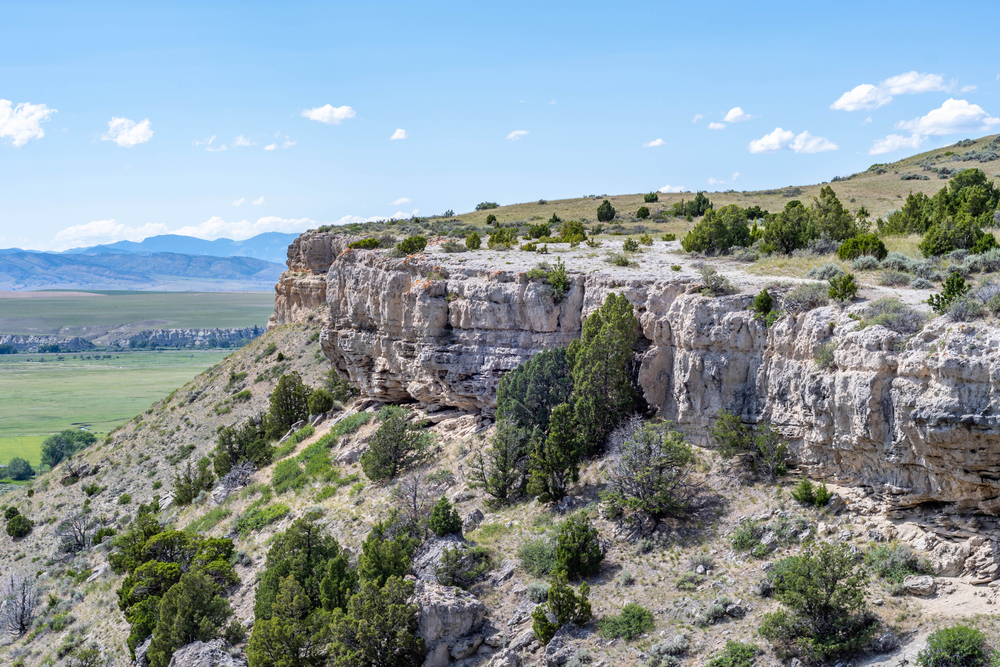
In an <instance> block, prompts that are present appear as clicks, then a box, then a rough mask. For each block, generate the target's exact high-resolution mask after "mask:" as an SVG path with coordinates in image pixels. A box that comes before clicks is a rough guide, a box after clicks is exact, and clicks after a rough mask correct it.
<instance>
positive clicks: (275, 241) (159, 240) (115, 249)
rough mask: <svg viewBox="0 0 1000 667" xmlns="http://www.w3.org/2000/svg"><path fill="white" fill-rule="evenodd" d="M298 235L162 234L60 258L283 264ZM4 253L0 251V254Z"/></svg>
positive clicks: (103, 246)
mask: <svg viewBox="0 0 1000 667" xmlns="http://www.w3.org/2000/svg"><path fill="white" fill-rule="evenodd" d="M298 236H299V235H298V234H283V233H281V232H267V233H265V234H258V235H257V236H254V237H251V238H249V239H246V240H244V241H233V240H232V239H216V240H214V241H206V240H205V239H199V238H195V237H193V236H180V235H178V234H163V235H161V236H150V237H149V238H147V239H144V240H142V241H139V242H135V241H118V242H117V243H108V244H105V245H97V246H91V247H88V248H73V249H72V250H66V251H64V252H63V253H62V254H66V255H97V254H102V253H130V254H142V255H149V254H153V253H163V252H169V253H179V254H182V255H211V256H213V257H253V258H256V259H263V260H265V261H268V262H276V263H278V264H284V263H285V259H286V257H287V255H286V252H287V250H288V246H289V244H290V243H291V242H292V241H294V240H295V239H296V238H297V237H298ZM7 252H8V251H4V250H0V253H7Z"/></svg>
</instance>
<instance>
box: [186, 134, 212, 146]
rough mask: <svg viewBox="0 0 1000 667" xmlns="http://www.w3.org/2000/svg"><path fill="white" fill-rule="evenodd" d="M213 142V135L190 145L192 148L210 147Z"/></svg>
mask: <svg viewBox="0 0 1000 667" xmlns="http://www.w3.org/2000/svg"><path fill="white" fill-rule="evenodd" d="M213 141H215V135H214V134H213V135H212V136H210V137H209V138H208V139H205V140H204V141H192V142H191V145H192V146H211V145H212V142H213Z"/></svg>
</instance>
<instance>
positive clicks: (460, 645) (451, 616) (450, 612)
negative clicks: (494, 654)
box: [414, 581, 486, 667]
mask: <svg viewBox="0 0 1000 667" xmlns="http://www.w3.org/2000/svg"><path fill="white" fill-rule="evenodd" d="M414 603H415V604H416V605H417V607H418V608H419V612H418V620H417V635H418V636H420V637H422V638H423V640H424V643H425V645H426V646H427V657H426V658H425V660H424V667H444V666H445V665H447V664H448V663H450V662H451V661H452V660H453V659H454V660H461V659H462V658H466V657H468V656H470V655H472V654H473V653H475V651H476V649H478V648H479V646H480V645H481V644H482V643H483V639H484V635H483V633H482V632H481V631H480V630H481V629H482V626H483V620H484V618H485V617H486V606H485V605H484V604H483V603H482V602H480V601H479V600H478V599H477V598H476V596H474V595H472V594H471V593H466V592H465V591H463V590H462V589H460V588H454V587H451V586H441V585H440V584H435V583H429V582H424V581H417V583H416V588H415V590H414Z"/></svg>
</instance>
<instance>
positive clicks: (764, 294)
mask: <svg viewBox="0 0 1000 667" xmlns="http://www.w3.org/2000/svg"><path fill="white" fill-rule="evenodd" d="M773 306H774V299H773V298H772V297H771V295H770V294H769V293H768V291H767V288H766V287H765V288H764V289H763V290H761V291H760V292H759V293H758V294H757V296H755V297H754V299H753V304H751V306H750V310H751V311H753V313H754V314H755V315H756V316H757V317H758V318H761V317H766V316H767V314H768V313H770V312H771V309H772V308H773Z"/></svg>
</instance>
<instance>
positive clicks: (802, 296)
mask: <svg viewBox="0 0 1000 667" xmlns="http://www.w3.org/2000/svg"><path fill="white" fill-rule="evenodd" d="M829 301H830V288H829V286H828V285H824V284H823V283H805V284H803V285H799V286H798V287H796V288H795V289H793V290H792V291H791V292H789V293H788V294H786V295H785V298H784V299H783V302H784V306H785V307H786V308H787V309H788V310H790V311H793V312H805V311H807V310H812V309H814V308H819V307H820V306H825V305H826V304H827V303H828V302H829Z"/></svg>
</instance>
